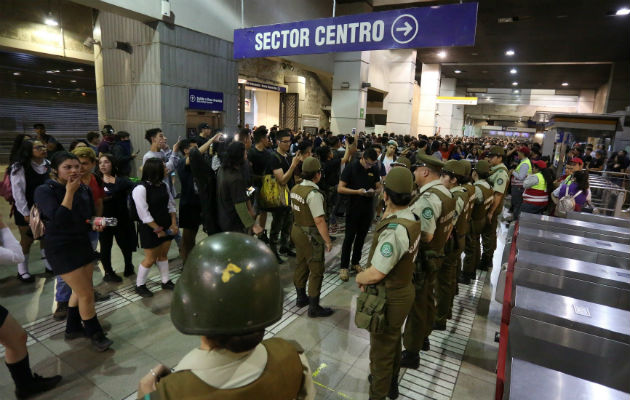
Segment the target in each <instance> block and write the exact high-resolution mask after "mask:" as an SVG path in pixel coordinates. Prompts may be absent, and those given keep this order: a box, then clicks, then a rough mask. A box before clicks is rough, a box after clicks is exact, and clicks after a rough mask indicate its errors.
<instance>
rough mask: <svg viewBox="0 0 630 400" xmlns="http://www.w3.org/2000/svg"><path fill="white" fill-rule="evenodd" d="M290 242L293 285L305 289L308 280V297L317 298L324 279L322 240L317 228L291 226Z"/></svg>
mask: <svg viewBox="0 0 630 400" xmlns="http://www.w3.org/2000/svg"><path fill="white" fill-rule="evenodd" d="M291 240H293V243H294V244H295V255H296V259H295V263H296V267H295V272H294V274H293V284H294V285H295V287H296V288H299V289H302V288H305V287H306V281H307V280H308V296H309V297H319V291H320V289H321V288H322V280H323V278H324V239H322V237H321V235H320V234H319V232H317V228H315V227H313V228H306V227H299V226H297V225H295V224H294V225H293V228H292V229H291Z"/></svg>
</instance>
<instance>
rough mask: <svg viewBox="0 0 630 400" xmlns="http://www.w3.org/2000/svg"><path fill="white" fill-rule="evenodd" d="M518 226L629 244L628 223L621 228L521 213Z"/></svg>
mask: <svg viewBox="0 0 630 400" xmlns="http://www.w3.org/2000/svg"><path fill="white" fill-rule="evenodd" d="M519 226H520V227H525V228H533V229H542V230H547V231H553V232H556V233H564V234H567V235H575V236H582V237H586V238H589V239H597V240H605V241H609V242H616V243H622V244H630V224H629V225H628V226H627V227H625V228H622V227H618V226H612V225H604V224H598V223H595V222H585V221H578V220H573V219H568V218H557V217H550V216H547V215H538V214H528V213H521V216H520V217H519Z"/></svg>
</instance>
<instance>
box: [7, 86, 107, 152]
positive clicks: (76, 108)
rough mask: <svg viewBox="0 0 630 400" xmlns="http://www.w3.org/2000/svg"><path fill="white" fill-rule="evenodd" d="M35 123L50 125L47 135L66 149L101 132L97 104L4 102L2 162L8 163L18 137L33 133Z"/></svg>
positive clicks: (47, 126) (47, 101)
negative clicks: (75, 141)
mask: <svg viewBox="0 0 630 400" xmlns="http://www.w3.org/2000/svg"><path fill="white" fill-rule="evenodd" d="M35 123H42V124H44V125H46V132H47V133H49V134H51V135H53V136H54V137H55V138H56V139H57V140H58V141H59V142H61V143H62V144H63V145H64V147H66V149H67V148H68V145H69V144H70V142H72V141H73V140H75V139H78V138H82V139H85V136H86V134H87V133H88V132H89V131H97V130H99V127H98V113H97V110H96V104H81V103H68V102H62V101H52V100H24V99H9V98H0V162H7V160H8V158H9V152H10V151H11V145H12V143H13V139H14V138H15V136H16V135H18V134H20V133H28V134H31V133H33V124H35Z"/></svg>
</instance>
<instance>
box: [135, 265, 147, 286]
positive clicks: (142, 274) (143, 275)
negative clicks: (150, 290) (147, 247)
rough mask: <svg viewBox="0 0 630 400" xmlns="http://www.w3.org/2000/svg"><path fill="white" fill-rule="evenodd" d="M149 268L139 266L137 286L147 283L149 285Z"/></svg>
mask: <svg viewBox="0 0 630 400" xmlns="http://www.w3.org/2000/svg"><path fill="white" fill-rule="evenodd" d="M149 268H151V267H149ZM149 268H147V267H145V266H144V265H142V264H140V265H138V275H136V286H142V285H144V284H145V283H147V277H148V276H149Z"/></svg>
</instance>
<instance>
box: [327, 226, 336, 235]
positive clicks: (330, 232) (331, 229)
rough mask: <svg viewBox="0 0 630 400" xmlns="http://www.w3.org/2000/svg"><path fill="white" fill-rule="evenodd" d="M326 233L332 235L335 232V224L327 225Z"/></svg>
mask: <svg viewBox="0 0 630 400" xmlns="http://www.w3.org/2000/svg"><path fill="white" fill-rule="evenodd" d="M328 233H329V234H331V235H334V234H336V233H337V224H332V225H330V226H329V227H328Z"/></svg>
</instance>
